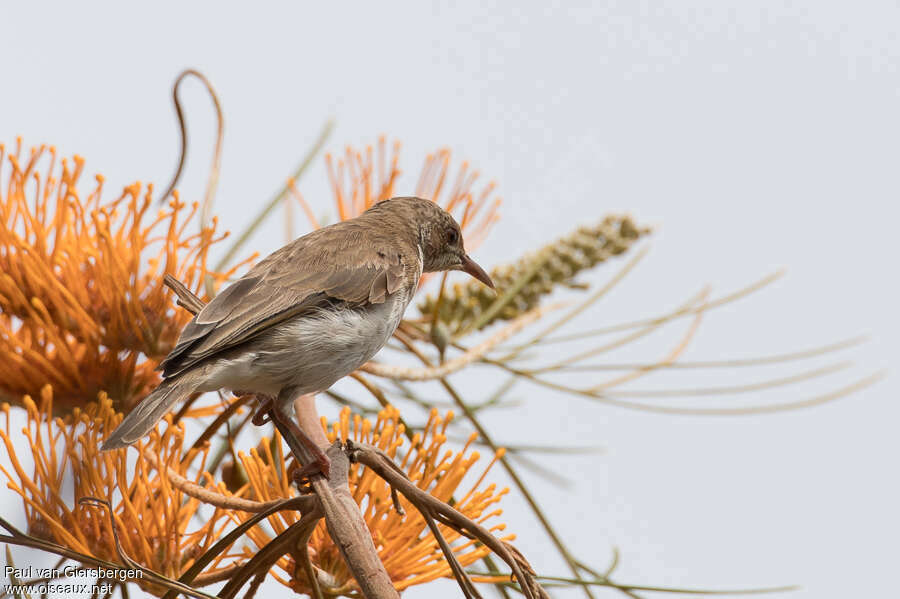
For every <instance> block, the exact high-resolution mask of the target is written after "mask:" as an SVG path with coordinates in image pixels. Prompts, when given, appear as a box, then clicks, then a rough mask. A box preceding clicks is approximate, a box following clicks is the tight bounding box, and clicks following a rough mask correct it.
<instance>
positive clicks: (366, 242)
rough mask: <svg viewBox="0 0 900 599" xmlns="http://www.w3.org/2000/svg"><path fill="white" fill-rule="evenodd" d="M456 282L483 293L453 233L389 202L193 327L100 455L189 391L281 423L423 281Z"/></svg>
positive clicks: (339, 226) (374, 341)
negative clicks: (236, 396)
mask: <svg viewBox="0 0 900 599" xmlns="http://www.w3.org/2000/svg"><path fill="white" fill-rule="evenodd" d="M442 270H463V271H465V272H468V273H469V274H471V275H472V276H474V277H475V278H477V279H479V280H481V281H482V282H484V283H485V284H487V285H490V286H492V287H493V283H492V282H491V280H490V277H488V275H487V274H486V273H485V272H484V270H482V269H481V267H479V266H478V265H477V264H475V263H474V262H473V261H472V260H471V259H470V258H469V257H468V256H467V255H466V253H465V250H464V248H463V240H462V235H461V233H460V229H459V225H458V224H457V223H456V221H455V220H454V219H453V217H452V216H450V215H449V214H448V213H447V212H445V211H444V210H443V209H441V208H440V207H439V206H437V205H436V204H435V203H434V202H431V201H429V200H423V199H420V198H393V199H390V200H386V201H384V202H381V203H379V204H376V205H375V206H373V207H372V208H370V209H369V210H367V211H366V212H364V213H363V214H361V215H360V216H358V217H356V218H354V219H352V220H347V221H342V222H339V223H336V224H334V225H331V226H329V227H325V228H323V229H319V230H317V231H314V232H312V233H310V234H308V235H304V236H303V237H300V238H299V239H296V240H294V241H292V242H291V243H289V244H288V245H286V246H284V247H282V248H281V249H279V250H276V251H275V252H273V253H272V254H271V255H269V256H268V257H267V258H265V259H264V260H262V261H261V262H259V263H258V264H257V265H256V266H254V267H253V268H251V269H250V271H249V272H247V274H246V275H244V276H243V277H241V278H240V279H239V280H237V281H235V282H234V283H232V284H231V285H229V286H228V287H227V288H225V289H224V290H223V291H222V292H221V293H220V294H219V295H217V296H216V297H215V298H214V299H213V300H212V301H211V302H209V304H207V305H206V306H205V307H204V308H203V309H202V310H201V311H200V312H199V313H198V314H197V315H196V316H195V317H194V319H193V320H191V321H190V322H189V323H188V324H187V326H186V327H185V328H184V330H183V331H182V333H181V336H180V338H179V340H178V343H177V344H176V346H175V348H174V349H173V350H172V352H171V353H170V354H169V355H168V356H167V357H166V359H165V360H163V362H162V363H161V364H160V369H161V370H162V371H163V382H162V383H161V384H160V385H159V386H158V387H157V388H156V389H155V390H154V391H153V392H152V393H151V394H150V395H148V396H147V398H145V399H144V400H143V401H142V402H141V404H139V405H138V406H137V407H136V408H135V409H134V410H133V411H132V412H131V413H130V414H128V416H127V417H126V418H125V419H124V420H123V421H122V424H120V425H119V427H117V428H116V430H115V431H113V433H112V434H111V435H110V437H109V438H108V439H107V440H106V442H105V443H104V444H103V449H114V448H117V447H124V446H126V445H128V444H130V443H133V442H134V441H136V440H137V439H139V438H141V437H142V436H144V435H145V434H146V433H147V432H149V431H150V429H152V428H153V427H154V426H155V425H156V423H157V422H158V421H159V419H160V418H162V416H163V415H164V414H165V413H166V412H167V411H168V410H169V409H170V408H171V406H172V405H174V404H175V403H176V402H178V401H179V400H181V399H183V398H185V397H187V396H188V395H190V394H191V393H193V392H195V391H211V390H216V389H220V388H230V389H240V390H242V391H251V392H258V393H264V394H268V395H273V396H277V399H276V407H277V408H278V409H279V410H281V411H283V412H285V413H287V412H288V411H289V407H290V406H292V402H293V400H294V399H295V398H296V397H298V396H300V395H303V394H307V393H313V392H318V391H324V390H325V389H327V388H328V387H329V386H331V384H333V383H334V382H335V381H337V380H338V379H340V378H341V377H343V376H346V375H347V374H349V373H350V372H352V371H353V370H355V369H356V368H358V367H359V366H361V365H362V364H363V363H365V362H366V361H368V360H369V359H371V358H372V356H373V355H374V354H375V353H376V352H377V351H378V350H379V349H380V348H381V347H382V346H383V345H384V343H385V342H386V341H387V339H388V338H389V337H390V336H391V335H392V334H393V332H394V330H395V329H396V327H397V325H398V324H399V322H400V319H401V317H402V315H403V311H404V310H405V309H406V306H407V305H408V304H409V301H410V299H411V298H412V295H413V293H414V292H415V289H416V285H417V284H418V281H419V277H420V276H421V275H422V273H423V272H434V271H442Z"/></svg>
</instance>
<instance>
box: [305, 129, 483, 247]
mask: <svg viewBox="0 0 900 599" xmlns="http://www.w3.org/2000/svg"><path fill="white" fill-rule="evenodd" d="M399 161H400V142H397V141H395V142H394V143H393V145H392V146H391V149H390V150H388V149H387V142H386V140H385V138H384V136H382V137H380V138H379V139H378V143H377V145H376V146H375V147H373V146H371V145H368V146H366V148H365V150H363V151H359V150H356V149H354V148H352V147H350V146H347V148H346V149H345V150H344V156H343V158H338V159H337V160H335V159H334V158H333V157H332V155H331V154H327V155H326V156H325V162H326V164H327V166H328V179H329V181H330V182H331V188H332V191H333V193H334V202H335V205H336V206H337V212H338V218H340V220H346V219H348V218H353V217H354V216H358V215H360V214H362V213H363V212H365V211H366V210H368V209H369V208H371V207H372V205H373V204H376V203H377V202H380V201H382V200H386V199H388V198H390V197H393V196H394V195H395V189H394V187H395V184H396V182H397V178H398V177H399V176H400V173H401V171H400V168H399V166H398V165H399ZM449 175H450V150H449V149H447V148H442V149H440V150H438V151H437V152H435V153H433V154H429V155H428V156H426V157H425V164H424V165H423V167H422V172H421V174H420V175H419V181H418V183H417V184H416V188H415V192H414V193H415V195H417V196H419V197H422V198H427V199H430V200H433V201H435V202H437V203H438V204H440V205H441V206H442V207H443V208H444V209H445V210H447V211H448V212H451V213H453V214H454V216H456V218H457V220H458V221H459V224H460V225H461V226H462V229H463V232H464V234H465V240H466V246H467V247H468V249H469V250H471V249H474V248H475V247H477V246H478V245H479V244H480V243H481V242H482V241H483V240H484V238H485V237H486V236H487V233H488V231H489V230H490V228H491V226H492V225H493V224H494V223H495V222H496V221H497V219H498V218H499V215H498V209H499V208H500V199H499V198H496V199H494V200H493V201H491V197H492V196H493V193H494V188H495V187H496V185H495V184H494V183H493V182H491V183H488V184H487V185H485V186H484V187H483V188H481V190H480V191H478V192H477V193H476V192H475V191H474V187H475V183H476V181H477V180H478V177H479V173H478V171H475V170H473V169H470V168H469V163H468V162H463V163H462V165H461V166H460V167H459V171H458V172H457V174H456V178H455V179H454V180H453V183H452V185H451V184H450V183H449V179H450V176H449ZM291 189H292V191H293V192H294V196H295V197H296V198H297V200H298V201H299V202H300V204H301V205H302V207H303V210H304V211H305V213H306V216H307V218H308V219H309V222H310V224H311V225H312V226H313V227H315V228H318V227H319V223H318V221H317V219H316V218H315V216H314V215H313V212H312V210H311V209H310V207H309V205H308V204H307V203H306V202H305V200H304V199H303V197H302V196H301V195H300V193H299V192H298V191H297V190H296V188H295V187H294V186H293V184H291ZM447 190H449V191H447ZM445 192H446V193H445Z"/></svg>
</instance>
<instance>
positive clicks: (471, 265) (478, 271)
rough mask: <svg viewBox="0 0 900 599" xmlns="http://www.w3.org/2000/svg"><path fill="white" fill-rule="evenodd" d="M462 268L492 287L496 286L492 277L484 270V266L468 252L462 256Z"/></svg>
mask: <svg viewBox="0 0 900 599" xmlns="http://www.w3.org/2000/svg"><path fill="white" fill-rule="evenodd" d="M461 270H462V271H463V272H466V273H468V274H470V275H472V276H473V277H475V278H476V279H478V280H479V281H481V282H482V283H484V284H485V285H487V286H488V287H490V288H491V289H493V288H494V282H493V281H492V280H491V277H490V276H489V275H488V274H487V273H486V272H484V269H483V268H481V267H480V266H478V265H477V264H475V261H474V260H472V259H471V258H469V256H468V255H466V254H463V257H462V269H461Z"/></svg>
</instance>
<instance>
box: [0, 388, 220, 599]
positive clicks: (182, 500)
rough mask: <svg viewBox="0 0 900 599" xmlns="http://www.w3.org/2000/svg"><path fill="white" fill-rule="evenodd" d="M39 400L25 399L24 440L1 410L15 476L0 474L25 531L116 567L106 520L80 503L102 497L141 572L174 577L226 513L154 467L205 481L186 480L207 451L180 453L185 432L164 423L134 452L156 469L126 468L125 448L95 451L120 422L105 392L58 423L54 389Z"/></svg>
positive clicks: (0, 433)
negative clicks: (30, 466)
mask: <svg viewBox="0 0 900 599" xmlns="http://www.w3.org/2000/svg"><path fill="white" fill-rule="evenodd" d="M40 399H41V401H40V404H39V405H38V404H36V403H35V402H34V401H33V400H32V399H31V397H29V396H26V397H25V398H24V401H23V404H24V406H25V409H26V411H27V419H28V420H27V424H26V426H25V428H24V430H23V431H22V432H21V434H18V433H14V432H13V431H11V430H10V406H9V404H6V403H4V404H3V406H2V408H0V409H2V411H3V412H4V413H5V414H6V429H5V430H3V429H0V439H2V441H3V443H4V444H5V446H6V450H7V452H8V454H9V459H10V462H11V463H12V469H13V470H12V472H10V471H8V470H6V469H5V468H3V467H2V466H0V470H2V471H3V473H4V474H5V475H6V477H7V479H8V480H9V484H8V487H9V488H11V489H12V490H13V491H14V492H15V493H17V494H18V495H19V496H21V497H22V500H23V501H24V503H25V514H26V517H27V520H28V528H29V531H30V532H31V534H33V535H35V536H38V537H42V538H46V539H50V540H53V541H55V542H56V543H59V544H60V545H64V546H65V547H68V548H70V549H73V550H75V551H78V552H81V553H84V554H88V555H92V556H94V557H97V558H100V559H105V560H109V561H113V562H120V560H119V558H118V554H117V552H116V548H115V544H114V536H113V528H112V525H111V523H110V521H109V514H107V513H106V512H105V510H103V509H101V508H98V507H96V506H92V505H85V504H79V503H78V500H79V499H80V498H82V497H96V498H99V499H105V500H108V501H109V502H110V503H111V505H112V509H113V515H114V518H115V521H116V530H117V532H118V536H119V540H120V541H121V543H122V546H123V548H124V550H125V553H126V554H128V556H129V557H131V558H132V559H134V560H135V561H137V562H138V563H139V564H141V565H143V566H145V567H148V568H151V569H152V570H154V571H156V572H159V573H161V574H164V575H166V576H169V577H170V578H178V576H180V575H181V574H182V573H184V572H185V571H186V570H187V569H188V568H190V567H191V565H192V564H193V563H194V561H195V559H196V558H197V557H198V556H200V555H202V554H203V553H204V552H205V551H206V550H207V549H209V548H210V547H211V546H212V545H213V544H214V543H215V542H216V540H217V538H218V537H219V536H220V535H221V534H222V531H223V529H224V528H225V527H227V526H228V525H229V520H228V518H226V517H225V516H226V513H225V512H224V511H223V510H220V509H218V508H216V509H211V508H209V509H207V508H206V507H205V506H203V504H201V503H200V502H199V501H198V500H197V499H194V498H192V497H188V496H186V495H184V494H183V493H182V492H181V491H179V490H178V489H175V488H173V487H172V485H171V483H170V482H169V478H168V477H167V476H166V475H165V474H161V473H160V469H164V468H172V469H173V470H175V471H176V472H177V473H179V474H180V475H182V476H184V477H185V478H189V479H190V480H193V481H195V482H196V483H197V484H202V483H201V482H200V479H201V478H202V477H203V476H208V475H203V474H199V475H195V474H191V472H192V471H193V469H194V468H195V467H198V466H199V467H198V468H197V469H198V470H199V471H200V472H201V473H202V472H203V464H205V462H206V458H207V452H208V445H207V446H206V447H205V448H204V449H187V448H185V447H184V446H183V441H184V438H183V431H182V429H181V427H178V426H172V425H171V424H172V423H171V420H169V426H168V427H167V428H166V430H165V432H163V433H160V432H159V430H154V431H153V432H152V433H151V434H150V436H149V438H148V439H147V440H146V441H138V443H137V448H138V450H139V451H140V452H141V453H150V454H151V455H152V456H154V457H155V458H156V460H155V462H156V464H159V465H160V466H159V468H156V467H155V466H153V465H151V464H150V461H149V460H144V459H138V460H137V461H136V462H133V463H131V462H130V461H129V460H128V459H127V453H126V452H125V451H115V452H104V453H101V452H100V450H99V447H100V444H101V443H102V441H103V439H104V436H105V435H106V434H108V433H109V432H110V431H111V430H112V429H114V428H115V427H116V425H117V424H118V423H119V422H120V421H121V419H122V416H121V414H117V413H116V411H115V410H114V409H113V407H112V402H111V401H110V400H109V398H107V397H106V395H105V394H103V393H101V394H100V399H99V401H97V402H92V403H90V404H87V406H86V407H85V408H84V409H83V410H82V409H81V408H79V407H76V408H75V409H74V410H73V411H72V412H71V413H70V414H68V415H66V416H65V417H64V418H53V417H51V416H50V414H51V413H52V410H53V408H52V403H53V392H52V390H51V387H50V386H49V385H47V386H45V387H44V388H43V389H42V390H41V395H40ZM167 418H168V417H167ZM60 441H61V443H60ZM17 447H24V448H25V449H26V450H27V452H28V453H29V454H31V456H32V457H33V460H34V474H33V475H31V476H29V475H28V474H27V473H26V472H25V469H24V468H23V466H22V464H21V462H20V460H19V457H18V456H17V451H16V448H17ZM64 483H66V484H65V485H64ZM70 483H71V485H72V487H71V490H68V489H66V487H67V486H69V484H70ZM201 507H203V508H204V509H203V510H202V512H201ZM189 528H191V529H192V530H188V529H189ZM233 561H234V556H233V555H227V553H223V554H220V555H219V556H218V557H217V558H216V559H215V560H214V561H213V562H212V563H211V564H210V566H208V568H207V570H206V571H205V572H204V576H207V577H214V576H215V575H217V574H219V573H222V572H224V571H227V569H228V568H229V566H230V565H231V564H232V562H233ZM133 582H138V583H140V584H141V585H142V586H143V587H144V588H145V590H148V591H150V592H153V593H156V594H162V592H164V590H165V589H159V588H155V587H152V586H151V585H148V584H146V583H142V582H141V579H134V580H133Z"/></svg>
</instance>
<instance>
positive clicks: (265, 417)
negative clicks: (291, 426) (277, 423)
mask: <svg viewBox="0 0 900 599" xmlns="http://www.w3.org/2000/svg"><path fill="white" fill-rule="evenodd" d="M256 397H257V399H258V400H259V404H258V406H257V408H256V412H255V413H254V414H253V419H252V420H251V421H250V422H252V423H253V424H255V425H256V426H262V425H264V424H265V423H267V422H269V421H270V420H272V417H271V411H272V408H274V407H275V402H274V401H272V398H271V397H269V396H268V395H257V396H256Z"/></svg>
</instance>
